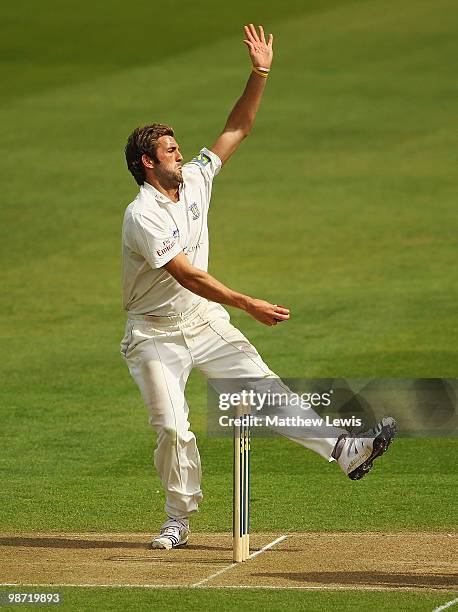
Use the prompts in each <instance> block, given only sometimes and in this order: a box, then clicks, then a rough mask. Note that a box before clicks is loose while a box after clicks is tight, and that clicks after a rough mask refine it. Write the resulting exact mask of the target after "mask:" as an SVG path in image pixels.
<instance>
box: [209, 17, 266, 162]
mask: <svg viewBox="0 0 458 612" xmlns="http://www.w3.org/2000/svg"><path fill="white" fill-rule="evenodd" d="M244 29H245V40H244V41H243V42H244V43H245V44H246V46H247V47H248V51H249V53H250V59H251V63H252V72H251V75H250V78H249V79H248V82H247V84H246V87H245V90H244V92H243V94H242V96H241V97H240V98H239V99H238V100H237V102H236V104H235V106H234V108H233V109H232V111H231V113H230V115H229V117H228V119H227V121H226V125H225V126H224V130H223V132H222V133H221V135H220V136H219V137H218V139H217V141H216V142H215V144H214V145H213V146H212V147H211V150H212V151H213V152H214V153H216V155H218V157H219V158H220V159H221V161H222V163H223V164H224V163H225V162H226V161H227V160H228V159H229V157H230V156H231V155H232V153H234V151H235V150H236V149H237V147H238V146H239V144H240V143H241V142H242V140H243V139H244V138H245V137H246V136H248V134H249V133H250V130H251V128H252V127H253V124H254V120H255V117H256V113H257V112H258V108H259V104H260V102H261V98H262V94H263V93H264V89H265V86H266V81H267V77H268V75H269V70H270V66H271V64H272V57H273V49H272V43H273V36H272V34H269V37H268V40H267V42H266V39H265V36H264V29H263V27H262V26H259V33H258V32H257V31H256V28H255V26H254V25H253V24H252V23H250V25H249V26H245V28H244Z"/></svg>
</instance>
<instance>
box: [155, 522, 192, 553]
mask: <svg viewBox="0 0 458 612" xmlns="http://www.w3.org/2000/svg"><path fill="white" fill-rule="evenodd" d="M188 534H189V523H188V519H172V518H171V519H168V520H167V521H166V522H165V523H164V524H163V525H162V527H161V533H160V534H159V535H158V536H156V537H155V538H154V540H153V541H152V542H151V545H150V546H151V548H165V549H167V550H170V549H171V548H179V547H180V546H186V544H187V543H188Z"/></svg>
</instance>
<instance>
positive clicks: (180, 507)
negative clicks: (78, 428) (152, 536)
mask: <svg viewBox="0 0 458 612" xmlns="http://www.w3.org/2000/svg"><path fill="white" fill-rule="evenodd" d="M121 353H122V354H123V356H124V357H125V359H126V361H127V365H128V367H129V371H130V374H131V375H132V377H133V379H134V380H135V382H136V383H137V385H138V386H139V388H140V391H141V394H142V397H143V401H144V402H145V404H146V406H147V408H148V411H149V421H150V423H151V425H152V427H153V428H154V429H155V430H156V432H157V447H156V450H155V452H154V464H155V466H156V469H157V471H158V473H159V476H160V478H161V481H162V485H163V487H164V490H165V492H166V504H165V510H166V513H167V515H168V516H169V517H171V518H185V517H187V516H189V515H190V514H192V513H193V512H196V511H197V509H198V504H199V502H200V501H201V499H202V491H201V486H200V483H201V476H202V472H201V465H200V456H199V451H198V449H197V444H196V438H195V436H194V434H193V433H192V432H191V431H190V429H189V421H188V415H189V407H188V404H187V402H186V398H185V387H186V381H187V380H188V376H189V374H190V372H191V370H192V369H193V368H194V367H196V368H198V369H199V370H201V371H202V372H203V373H204V374H205V375H206V376H207V378H210V379H218V378H230V379H240V378H251V379H256V378H257V379H261V378H263V379H264V378H269V379H272V378H274V379H277V382H276V383H275V382H274V385H275V384H278V385H279V386H280V388H279V389H278V391H280V392H282V393H283V394H284V393H285V389H287V387H285V386H282V383H281V381H280V380H279V379H278V377H277V376H276V374H274V372H272V371H271V370H270V369H269V368H268V366H267V365H266V364H265V363H264V362H263V360H262V359H261V357H260V355H259V353H258V352H257V350H256V349H255V348H254V346H253V345H252V344H251V343H250V342H249V341H248V340H247V339H246V338H245V336H244V335H243V334H242V333H241V332H240V331H239V330H238V329H237V328H235V327H234V326H233V325H232V324H231V323H230V318H229V313H228V312H227V311H226V310H225V309H224V308H223V307H222V306H221V305H220V304H216V303H214V302H208V301H207V300H203V299H202V300H201V301H200V302H198V304H197V306H195V307H194V308H193V309H192V310H191V311H190V312H187V313H184V314H182V315H177V316H173V317H155V316H148V315H145V316H143V315H138V316H137V315H133V316H132V315H130V316H129V318H128V320H127V323H126V332H125V336H124V338H123V340H122V342H121ZM272 391H275V389H272ZM295 411H296V412H297V407H296V408H295ZM307 417H310V418H319V416H318V415H317V414H316V413H315V412H314V411H313V410H312V409H310V410H307ZM279 433H281V432H279ZM342 433H344V430H342V429H338V428H330V427H326V436H328V437H321V436H323V432H321V434H320V433H318V434H317V428H316V427H315V428H313V427H311V428H309V429H306V428H301V432H300V434H299V435H300V436H301V437H298V435H297V434H294V437H293V436H291V437H290V436H289V435H287V436H286V437H288V438H290V439H291V440H294V441H295V442H298V443H299V444H302V445H303V446H305V447H306V448H310V449H312V450H314V451H315V452H317V453H319V454H320V455H321V456H322V457H324V458H325V459H327V460H328V461H332V459H331V453H332V451H333V449H334V446H335V443H336V440H337V438H338V437H339V436H340V435H341V434H342ZM283 435H284V434H283ZM314 435H317V437H313V436H314ZM329 436H330V437H329Z"/></svg>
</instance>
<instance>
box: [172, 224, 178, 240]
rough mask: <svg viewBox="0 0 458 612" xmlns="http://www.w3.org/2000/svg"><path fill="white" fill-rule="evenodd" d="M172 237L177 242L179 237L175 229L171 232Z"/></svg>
mask: <svg viewBox="0 0 458 612" xmlns="http://www.w3.org/2000/svg"><path fill="white" fill-rule="evenodd" d="M172 236H173V238H174V239H175V240H178V238H179V237H180V231H179V229H178V228H177V227H176V228H175V229H174V230H173V234H172Z"/></svg>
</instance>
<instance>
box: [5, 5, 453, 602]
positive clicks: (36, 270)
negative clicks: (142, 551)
mask: <svg viewBox="0 0 458 612" xmlns="http://www.w3.org/2000/svg"><path fill="white" fill-rule="evenodd" d="M279 6H280V5H279V4H278V3H273V2H272V3H264V2H261V1H260V0H243V1H242V0H236V1H234V2H232V3H231V4H226V5H223V4H221V6H219V5H218V6H217V7H216V6H211V5H209V4H208V3H204V4H198V3H189V2H178V3H175V4H174V5H173V10H172V9H170V14H169V13H168V8H165V7H164V8H161V7H158V6H156V5H155V4H154V3H150V2H146V1H145V2H136V1H133V2H130V3H129V4H128V5H127V4H125V3H120V2H119V3H103V2H102V3H93V2H88V1H87V0H80V1H79V2H75V3H71V4H69V5H68V6H66V5H60V4H58V3H57V2H54V1H52V0H43V1H42V2H41V3H40V5H39V7H37V5H35V4H34V3H32V2H30V0H29V1H25V2H22V3H21V4H18V3H16V4H14V3H11V4H9V5H8V6H5V7H2V16H3V18H4V19H3V23H2V25H1V27H2V36H1V37H0V50H1V57H2V62H1V64H0V77H1V78H2V92H1V94H0V95H1V97H0V124H1V125H2V138H1V140H0V149H1V158H2V164H1V167H0V174H1V184H2V188H1V192H0V201H1V219H0V238H1V240H0V251H1V261H2V267H1V270H0V281H1V286H2V292H1V294H0V300H1V304H0V312H1V316H2V322H3V325H2V339H1V341H2V347H3V359H2V368H1V371H2V384H1V387H0V401H1V423H2V425H1V444H2V455H1V459H0V466H1V470H2V490H1V493H0V507H1V509H2V510H1V523H0V530H2V531H7V530H8V531H12V530H23V531H26V530H36V531H49V530H56V531H57V530H63V531H69V532H70V531H82V530H88V531H90V530H94V531H113V530H118V529H119V530H122V531H130V530H131V531H149V530H151V531H152V532H153V531H155V530H156V529H157V528H158V527H159V525H160V524H161V522H162V508H163V503H164V497H163V494H162V492H160V485H159V481H158V479H157V477H156V476H155V475H154V474H153V467H152V452H153V448H154V439H153V436H152V433H151V431H150V429H149V427H148V425H147V417H146V410H145V409H144V408H143V406H142V404H141V401H140V398H139V395H138V393H137V390H136V388H135V387H134V384H133V382H132V381H131V380H130V378H129V375H128V372H127V368H126V366H125V364H124V363H123V362H122V360H121V357H120V355H119V353H118V350H119V340H120V338H121V337H122V334H123V325H124V320H125V316H124V313H123V312H122V310H121V298H120V257H119V255H120V229H121V222H122V216H123V212H124V208H125V206H126V205H127V204H128V203H129V202H130V201H131V200H132V199H133V197H134V196H135V193H136V186H135V183H134V181H133V179H132V178H131V177H130V175H129V174H128V173H127V170H126V169H125V163H124V160H123V154H122V150H123V147H124V144H125V140H126V138H127V135H128V133H129V132H130V131H131V129H132V128H133V127H135V126H136V125H139V124H142V123H146V122H150V121H154V120H156V121H163V122H167V123H170V124H172V125H173V126H174V127H175V129H176V133H177V139H178V140H179V142H180V143H181V146H182V150H183V153H184V155H185V157H186V158H187V159H189V158H191V157H192V156H193V155H194V154H195V153H196V151H198V150H199V148H200V147H202V146H204V145H206V146H210V145H211V144H212V142H213V141H214V139H215V137H216V136H217V134H218V133H219V131H220V130H221V128H222V126H223V124H224V121H225V118H226V116H227V113H228V112H229V110H230V108H231V106H232V104H233V103H234V101H235V99H236V98H237V97H238V95H239V94H240V92H241V90H242V88H243V85H244V82H245V80H246V78H247V76H248V74H249V60H248V56H247V53H246V49H245V47H244V45H243V44H242V43H241V30H239V28H240V26H241V25H242V24H243V23H246V22H248V21H253V20H254V21H256V22H261V23H264V24H265V26H266V29H267V30H268V31H273V32H274V34H275V52H276V55H275V59H274V66H273V70H272V76H271V77H270V79H269V83H268V86H267V91H266V95H265V98H264V100H263V104H262V107H261V110H260V113H259V116H258V120H257V124H256V127H255V129H254V131H253V134H252V135H251V136H250V138H249V139H248V140H247V141H246V142H245V143H243V145H242V146H241V148H240V150H239V151H238V152H237V154H236V155H235V156H234V158H233V159H232V160H231V161H230V162H229V164H228V165H227V167H225V168H224V170H223V171H222V173H221V174H220V176H219V177H218V178H217V179H216V181H215V186H214V193H213V200H212V209H211V216H210V232H211V256H210V272H211V273H213V274H214V275H215V276H216V277H217V278H219V279H220V280H222V281H223V282H225V283H226V284H228V285H229V286H231V287H233V288H235V289H238V290H240V291H243V292H246V293H249V294H251V295H254V296H257V297H261V298H265V299H267V300H271V301H274V302H276V303H283V304H285V305H287V306H289V307H290V308H291V310H292V318H291V321H290V322H288V323H287V324H285V325H281V326H277V327H276V328H274V329H268V328H266V327H264V326H261V325H259V324H257V323H256V322H255V321H253V320H251V319H249V318H248V317H247V316H245V315H244V314H242V313H240V312H237V311H234V312H233V313H232V317H233V321H234V322H235V324H237V325H238V326H239V327H240V328H241V329H242V331H243V332H244V333H245V334H246V335H247V336H248V337H249V338H250V339H251V340H252V341H253V343H254V344H255V345H256V346H257V348H258V349H259V351H260V353H261V354H262V356H263V357H264V359H265V361H266V362H267V363H268V364H269V365H270V367H271V368H272V369H274V370H275V371H276V372H277V373H278V374H279V375H281V376H283V377H287V378H292V377H328V376H336V377H346V378H350V377H369V378H370V377H379V378H382V377H388V378H389V377H392V378H396V377H456V374H457V367H456V366H457V345H458V342H457V340H458V339H457V327H458V326H457V320H456V304H457V302H458V295H457V293H458V291H457V282H456V253H457V250H456V249H457V242H456V236H457V216H456V210H457V207H456V202H457V196H458V185H457V177H456V168H457V162H458V153H457V151H458V146H457V145H458V137H457V127H458V121H457V115H456V108H457V101H458V100H457V99H458V95H457V88H456V70H457V63H458V62H457V60H456V58H457V57H458V32H457V30H458V26H457V24H458V5H457V4H456V2H455V1H454V0H405V1H404V2H402V3H399V2H395V1H394V0H382V1H380V2H373V1H371V0H356V1H351V2H350V1H345V0H340V1H337V0H320V1H318V0H316V1H310V2H309V1H307V2H302V1H300V0H287V1H285V2H283V3H282V4H281V9H280V8H279ZM188 399H189V403H190V405H191V423H192V425H193V429H194V430H195V431H196V433H197V435H198V439H199V445H200V448H201V454H202V461H203V471H204V481H203V488H204V495H205V500H204V502H203V504H202V507H201V512H200V513H199V515H198V516H197V517H196V519H195V520H194V522H193V525H194V529H195V530H196V531H220V530H223V531H228V530H229V525H230V503H231V501H230V480H231V471H230V448H229V445H228V443H227V441H226V440H219V439H213V438H207V437H206V416H205V404H206V388H205V382H204V379H203V377H202V376H201V375H200V374H198V373H196V374H194V375H193V376H192V377H191V379H190V382H189V385H188ZM454 453H455V456H456V442H455V439H453V438H450V439H446V440H445V439H444V440H441V439H399V440H397V441H396V444H394V445H393V447H392V450H390V453H389V455H388V456H387V458H385V459H384V460H383V461H382V462H381V463H380V467H378V468H377V469H375V470H374V472H373V474H371V475H370V477H368V478H367V480H363V481H362V482H360V483H352V482H350V481H347V480H345V479H344V478H342V475H341V474H340V473H339V471H338V470H337V469H336V468H335V466H328V465H326V464H325V463H323V461H322V460H321V459H320V458H319V457H317V456H315V455H313V454H312V453H309V452H304V451H303V449H301V448H299V447H296V446H294V445H293V444H291V443H287V442H285V441H281V440H256V441H255V443H254V452H253V505H252V527H253V530H256V531H271V530H282V531H283V532H287V531H289V530H291V531H307V530H317V531H320V530H339V529H340V530H344V531H347V530H353V531H355V530H365V529H367V530H374V529H380V530H383V529H386V530H397V529H399V530H403V529H405V530H422V531H425V530H426V531H428V530H431V531H433V530H434V531H439V530H440V531H444V530H451V529H453V528H454V527H456V516H455V514H454V511H453V506H454V504H456V493H455V491H456V485H457V478H456V461H453V460H452V457H453V454H454ZM381 500H382V501H383V503H381ZM65 593H66V601H67V602H71V601H74V602H75V603H74V605H75V607H76V608H79V609H86V608H87V609H89V607H90V606H91V601H96V602H97V607H99V608H100V609H121V608H127V606H128V605H130V607H131V609H135V607H137V608H138V609H141V608H144V607H145V606H146V605H149V604H152V603H159V602H160V604H161V607H162V608H163V609H166V608H167V605H168V606H169V607H170V609H173V607H174V606H175V607H177V606H178V603H177V602H185V603H183V604H182V603H180V604H179V605H180V606H181V607H183V606H184V605H185V606H187V607H189V608H190V609H191V608H192V607H193V606H197V605H199V606H200V605H208V606H211V605H212V602H213V605H214V606H219V607H221V608H224V607H226V608H230V607H231V606H236V605H239V606H240V604H241V603H242V602H243V603H247V604H248V603H250V604H251V603H252V604H253V605H255V604H256V603H257V604H258V605H266V606H267V605H269V606H270V609H276V607H278V608H279V607H280V606H281V605H284V606H286V605H288V606H291V607H292V606H295V607H296V606H297V607H299V608H301V609H330V608H336V609H339V610H345V609H347V608H348V609H350V608H351V609H354V607H355V606H357V605H360V604H361V605H369V604H370V605H374V604H373V603H372V604H371V602H374V600H375V599H376V595H375V594H373V593H360V594H356V593H349V592H336V593H330V592H326V593H308V592H301V593H296V592H294V593H290V592H288V593H283V592H282V593H270V592H269V593H261V592H259V591H254V590H253V591H249V593H248V592H245V591H244V592H242V593H239V592H237V593H236V592H231V594H230V595H227V596H226V595H225V594H224V595H223V593H222V592H218V593H216V591H212V590H210V589H209V590H208V591H203V590H202V591H201V590H199V591H198V592H197V591H196V590H195V591H191V592H189V593H185V592H183V591H182V590H180V591H179V592H176V594H175V591H160V592H151V591H144V592H140V591H138V590H132V591H131V592H127V593H126V592H123V593H121V592H119V591H112V590H110V591H108V590H94V591H90V592H89V591H86V590H81V591H79V592H76V591H72V590H66V591H65ZM72 598H73V599H72ZM383 598H384V600H385V601H386V602H387V604H386V605H387V608H386V609H388V602H389V605H390V606H391V607H390V608H389V609H403V610H404V609H405V610H410V609H412V610H413V609H425V610H426V609H432V608H433V607H434V605H439V604H440V603H441V602H445V601H447V600H449V599H452V597H448V596H447V594H445V595H439V594H438V595H435V594H434V595H433V594H431V595H425V594H422V595H421V599H420V596H418V598H417V596H416V594H413V593H401V594H398V593H390V594H388V593H386V594H384V595H383ZM110 606H111V607H110ZM117 606H118V608H117ZM275 606H276V607H275ZM409 606H410V607H409ZM423 606H424V607H423ZM377 607H378V609H382V608H380V605H378V606H377Z"/></svg>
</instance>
